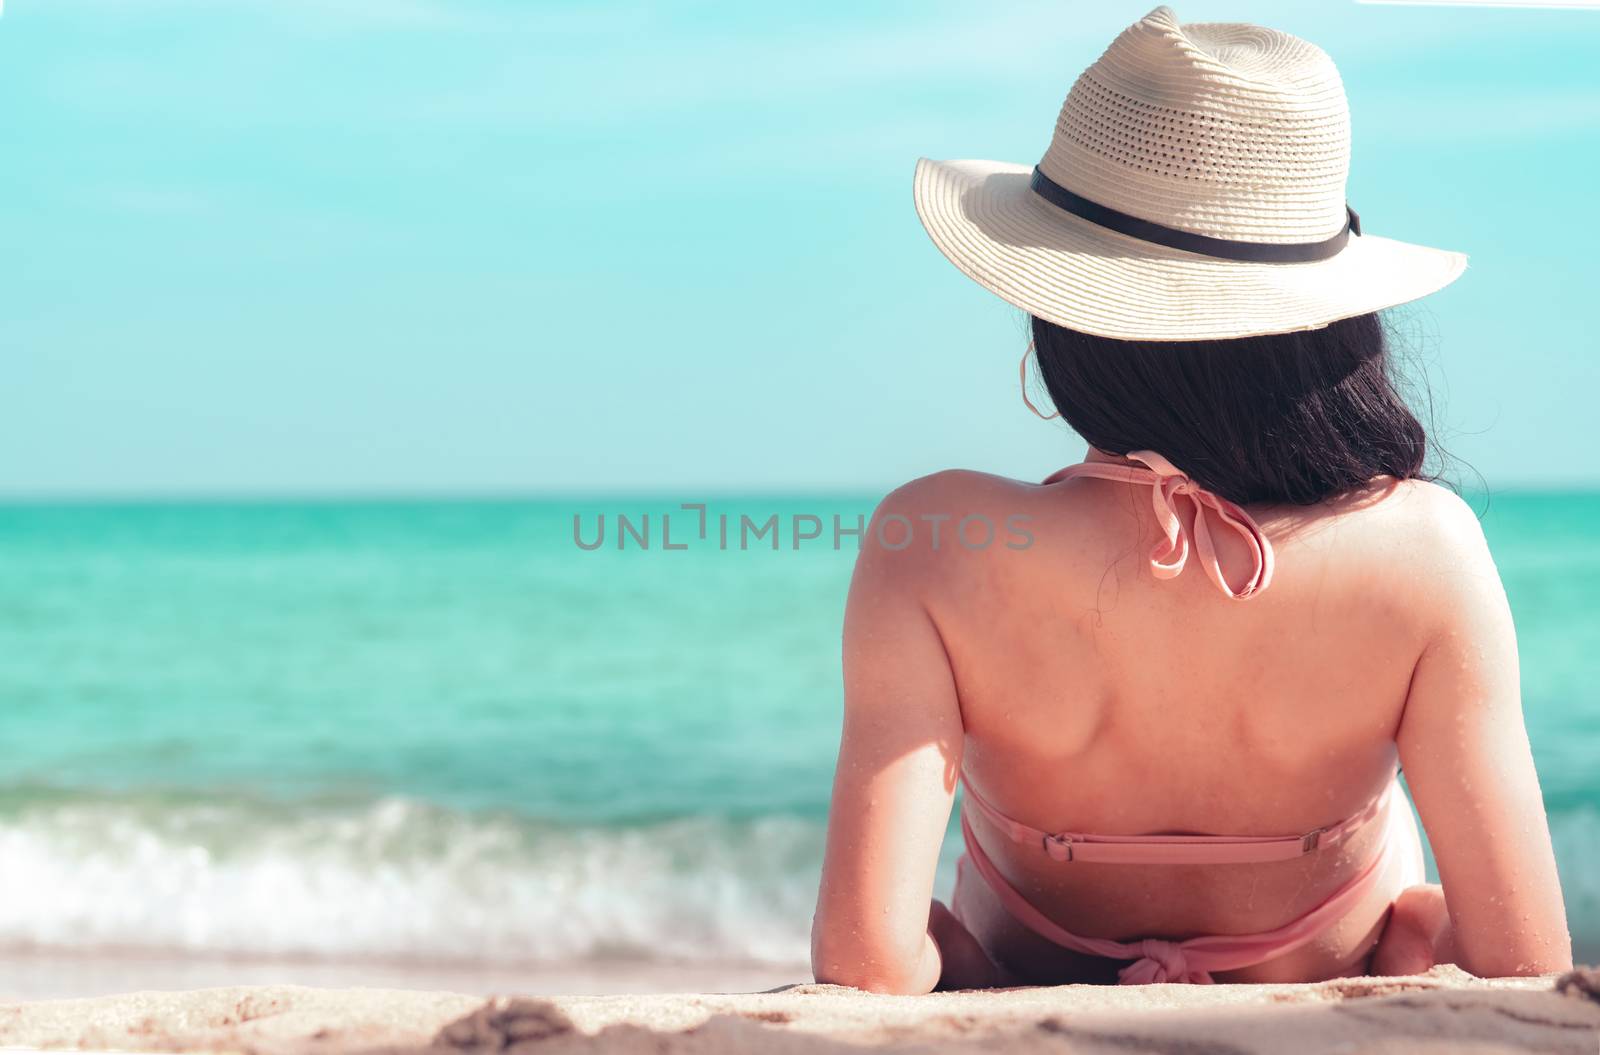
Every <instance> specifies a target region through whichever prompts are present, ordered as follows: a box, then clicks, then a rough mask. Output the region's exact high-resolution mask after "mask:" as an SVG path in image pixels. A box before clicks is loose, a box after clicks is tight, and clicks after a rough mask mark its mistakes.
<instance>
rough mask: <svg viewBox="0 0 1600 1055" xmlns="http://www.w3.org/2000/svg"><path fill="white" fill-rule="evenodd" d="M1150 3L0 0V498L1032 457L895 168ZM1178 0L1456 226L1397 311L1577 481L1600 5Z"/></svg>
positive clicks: (1486, 453) (1595, 352)
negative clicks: (1252, 51) (1432, 289)
mask: <svg viewBox="0 0 1600 1055" xmlns="http://www.w3.org/2000/svg"><path fill="white" fill-rule="evenodd" d="M1148 6H1149V5H1147V4H1145V3H1132V4H1130V3H1124V2H1122V0H1093V2H1091V0H1056V2H1051V3H1044V2H1031V0H1022V2H1015V3H1006V4H972V3H960V2H945V0H918V2H914V3H913V2H899V3H895V2H889V3H877V4H859V3H850V2H833V0H827V2H811V3H806V4H748V3H722V4H712V3H695V2H680V3H654V4H646V3H616V2H612V0H582V2H572V3H534V2H512V0H9V2H7V3H6V4H5V11H4V17H3V18H0V158H3V164H0V305H3V307H0V370H3V377H4V380H3V382H0V496H5V497H53V496H61V497H83V496H113V497H124V496H142V495H151V496H173V495H227V496H232V495H302V494H304V495H366V494H374V495H377V494H430V493H438V494H475V493H519V494H520V493H526V494H537V493H572V492H578V491H587V492H611V493H618V492H630V491H633V492H636V491H642V490H643V491H654V492H675V493H698V492H700V491H705V492H732V491H761V492H768V493H771V492H782V491H796V490H852V491H862V492H873V491H882V490H885V489H887V488H890V487H892V486H894V485H896V484H897V483H900V482H902V481H904V480H906V479H909V478H911V477H914V476H918V475H921V474H923V473H927V472H932V471H935V470H938V469H943V468H948V467H963V468H972V469H982V470H986V471H990V472H997V473H1003V474H1006V475H1014V476H1021V477H1035V478H1036V477H1040V476H1042V475H1044V474H1045V473H1046V472H1048V471H1049V470H1051V469H1053V468H1055V467H1056V466H1058V465H1061V464H1065V463H1067V462H1070V461H1073V460H1076V459H1077V457H1078V456H1079V455H1080V454H1081V452H1082V444H1081V442H1080V441H1077V440H1076V439H1075V438H1074V437H1073V436H1072V435H1071V434H1070V433H1069V432H1067V431H1066V430H1065V429H1064V428H1063V427H1062V426H1061V425H1060V424H1059V423H1058V422H1055V423H1049V424H1046V423H1043V422H1040V421H1038V420H1036V419H1035V418H1034V417H1033V416H1032V415H1031V414H1029V413H1028V411H1027V410H1026V408H1025V407H1024V406H1023V404H1022V402H1021V399H1020V397H1019V394H1018V391H1017V377H1016V364H1017V360H1018V358H1019V356H1020V355H1021V353H1022V349H1023V347H1024V345H1025V343H1026V337H1025V335H1024V329H1023V316H1022V314H1021V313H1020V312H1019V311H1017V310H1016V309H1013V308H1011V307H1009V306H1007V305H1005V304H1003V303H1002V302H1000V301H998V300H997V299H995V298H994V297H993V296H992V295H990V294H988V293H987V292H985V291H984V290H982V289H981V288H979V287H977V286H976V285H974V284H972V283H970V282H968V281H967V280H966V279H965V278H963V277H962V276H961V275H960V274H959V273H958V272H957V271H956V270H955V269H954V268H953V267H951V266H950V265H949V264H948V263H947V262H946V261H945V260H944V259H943V258H942V257H941V256H940V255H939V253H938V252H937V251H936V250H935V249H934V248H933V247H932V245H931V244H930V243H929V241H928V239H927V237H926V235H925V234H924V233H923V232H922V229H921V227H920V226H919V225H918V223H917V220H916V216H915V213H914V210H913V208H912V204H911V174H912V170H913V167H914V165H915V162H916V159H917V158H918V157H919V156H924V155H925V156H929V157H935V158H956V157H978V158H998V159H1004V160H1008V161H1016V162H1021V163H1027V164H1031V163H1033V162H1034V161H1036V160H1037V159H1038V157H1039V156H1040V155H1041V154H1042V153H1043V151H1044V148H1045V146H1046V144H1047V142H1048V138H1049V135H1050V132H1051V129H1052V126H1053V124H1054V121H1055V116H1056V112H1057V110H1058V108H1059V107H1060V104H1061V100H1062V98H1063V97H1064V96H1065V94H1066V92H1067V89H1068V88H1069V87H1070V86H1071V84H1072V81H1073V80H1074V79H1075V77H1076V76H1077V74H1078V73H1079V72H1080V71H1081V70H1082V69H1083V68H1084V67H1085V66H1086V65H1088V64H1089V63H1090V62H1091V61H1093V59H1094V58H1095V57H1096V56H1097V55H1098V54H1099V52H1100V51H1101V50H1103V48H1104V47H1105V45H1106V44H1107V43H1109V41H1110V40H1111V38H1112V37H1113V36H1115V34H1116V33H1117V32H1118V31H1119V30H1120V29H1121V28H1123V27H1124V26H1125V25H1127V24H1128V23H1130V22H1132V21H1134V20H1136V19H1137V18H1139V17H1140V16H1142V15H1143V14H1144V13H1145V12H1146V10H1148ZM1174 6H1175V8H1176V10H1177V11H1178V13H1179V15H1180V17H1181V18H1183V19H1184V20H1186V21H1255V22H1262V23H1265V24H1269V25H1274V26H1276V27H1278V28H1281V29H1285V30H1287V31H1289V32H1292V33H1295V34H1297V35H1300V36H1303V37H1306V38H1308V39H1310V40H1312V41H1315V42H1316V43H1318V44H1320V45H1321V46H1323V47H1324V48H1325V49H1326V50H1327V51H1329V53H1330V54H1332V56H1333V57H1334V59H1335V61H1336V62H1337V63H1338V64H1339V67H1340V70H1341V72H1342V74H1343V76H1344V80H1345V83H1346V86H1347V89H1348V91H1349V94H1350V100H1351V108H1352V115H1353V123H1354V136H1355V139H1354V159H1353V168H1352V173H1351V181H1350V190H1349V198H1350V201H1351V203H1352V204H1353V205H1354V207H1355V208H1356V209H1357V211H1359V212H1360V214H1361V216H1362V221H1363V225H1364V227H1365V229H1366V230H1367V231H1368V232H1369V233H1378V234H1383V235H1386V236H1390V237H1396V238H1401V239H1405V240H1409V241H1417V242H1423V243H1427V244H1432V245H1438V246H1442V247H1445V248H1450V249H1457V250H1461V251H1465V252H1467V253H1469V254H1470V255H1471V265H1470V268H1469V270H1468V272H1467V274H1466V275H1465V276H1464V277H1463V278H1462V279H1461V280H1460V281H1459V282H1457V283H1456V284H1455V285H1454V286H1453V287H1451V288H1449V289H1447V290H1445V291H1444V292H1442V293H1439V294H1437V295H1435V296H1433V297H1431V298H1428V299H1427V300H1426V301H1424V302H1422V303H1421V304H1420V305H1418V306H1416V307H1414V308H1411V309H1405V314H1404V315H1403V317H1402V321H1403V332H1404V333H1405V334H1406V337H1407V339H1406V340H1405V341H1404V342H1403V344H1402V347H1401V348H1400V353H1401V355H1402V357H1403V358H1405V359H1406V360H1407V361H1408V362H1410V363H1412V364H1413V368H1414V370H1416V371H1418V372H1420V373H1421V374H1423V375H1425V376H1426V378H1427V379H1428V381H1429V388H1430V391H1431V393H1432V400H1431V413H1430V415H1429V417H1430V419H1431V421H1432V422H1433V424H1434V426H1435V429H1436V432H1437V435H1438V437H1439V439H1440V440H1441V442H1442V443H1443V444H1444V446H1445V447H1446V448H1447V449H1448V450H1450V451H1451V452H1452V453H1453V454H1454V455H1456V456H1457V457H1458V458H1459V459H1461V460H1462V463H1463V464H1464V465H1465V466H1466V467H1468V468H1467V471H1468V472H1470V473H1474V474H1479V475H1481V477H1482V479H1483V480H1484V481H1485V482H1487V483H1488V484H1489V485H1490V486H1492V487H1515V486H1590V485H1600V458H1597V457H1595V455H1594V449H1593V445H1594V442H1595V440H1596V439H1597V436H1600V432H1597V430H1596V428H1595V420H1596V408H1595V406H1594V396H1593V393H1594V391H1595V389H1596V382H1597V380H1600V365H1597V358H1600V339H1597V337H1596V335H1595V325H1594V322H1593V318H1594V310H1593V304H1594V301H1595V299H1596V297H1597V296H1600V264H1597V262H1596V261H1597V258H1600V253H1597V252H1596V246H1595V241H1596V237H1595V236H1596V228H1597V226H1600V199H1597V197H1596V194H1595V188H1596V186H1597V185H1600V176H1597V172H1600V64H1597V63H1595V62H1594V59H1593V56H1594V55H1595V54H1596V52H1597V48H1600V11H1592V10H1590V11H1583V10H1577V11H1561V10H1515V9H1502V8H1441V7H1437V6H1415V7H1408V6H1392V5H1376V4H1357V3H1354V2H1345V0H1338V2H1335V0H1317V2H1310V0H1307V2H1296V3H1286V2H1283V0H1278V2H1274V3H1267V2H1263V0H1239V2H1220V0H1217V2H1212V0H1207V2H1203V3H1202V2H1191V3H1182V2H1179V3H1177V4H1175V5H1174ZM1458 471H1459V470H1458Z"/></svg>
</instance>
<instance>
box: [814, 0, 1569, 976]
mask: <svg viewBox="0 0 1600 1055" xmlns="http://www.w3.org/2000/svg"><path fill="white" fill-rule="evenodd" d="M1348 157H1349V122H1348V116H1347V111H1346V107H1345V99H1344V92H1343V88H1342V86H1341V83H1340V81H1339V77H1338V73H1337V71H1336V70H1335V69H1334V67H1333V65H1332V63H1331V61H1330V60H1329V59H1328V57H1327V56H1326V55H1325V54H1324V53H1323V52H1321V51H1320V50H1318V49H1317V48H1315V47H1313V46H1312V45H1310V44H1307V43H1305V42H1304V41H1301V40H1298V39H1296V38H1294V37H1291V36H1288V35H1286V34H1282V33H1278V32H1275V31H1272V30H1268V29H1263V28H1261V27H1258V26H1246V25H1180V24H1179V23H1178V22H1177V20H1176V17H1175V16H1174V15H1173V13H1172V12H1171V11H1170V10H1168V9H1166V8H1159V9H1157V10H1156V11H1154V12H1152V13H1151V14H1150V15H1148V16H1147V17H1146V18H1144V19H1142V20H1141V21H1140V22H1138V23H1137V24H1135V25H1134V26H1132V27H1131V28H1130V29H1128V30H1127V31H1126V32H1124V33H1123V34H1122V35H1121V36H1120V37H1119V38H1118V39H1117V40H1116V41H1115V42H1114V43H1113V44H1112V45H1111V47H1110V48H1109V49H1108V50H1107V51H1106V53H1105V54H1104V55H1103V56H1102V57H1101V58H1100V59H1099V60H1098V61H1097V62H1096V63H1095V64H1094V65H1093V66H1091V67H1090V68H1089V69H1088V70H1087V71H1086V72H1085V73H1084V74H1083V75H1082V76H1081V77H1080V78H1079V79H1078V81H1077V83H1076V84H1075V85H1074V87H1073V89H1072V91H1071V93H1070V95H1069V96H1068V98H1067V101H1066V104H1065V106H1064V107H1063V109H1062V112H1061V117H1060V120H1059V121H1058V123H1057V126H1056V130H1055V135H1054V139H1053V141H1052V143H1051V146H1050V149H1049V151H1048V152H1047V153H1046V154H1045V157H1044V159H1043V160H1042V161H1041V162H1040V164H1039V165H1038V166H1037V167H1036V168H1034V169H1033V170H1031V171H1030V170H1029V169H1028V168H1026V167H1024V166H1016V165H1007V164H1002V163H996V162H971V161H964V162H944V163H935V162H928V161H926V160H924V161H923V162H921V163H919V165H918V168H917V175H916V183H915V199H916V204H917V210H918V214H919V216H920V217H921V219H922V221H923V224H924V226H925V227H926V228H927V230H928V232H929V234H930V235H931V236H932V238H933V240H934V242H935V244H936V245H937V246H938V247H939V249H940V250H941V251H942V252H943V253H944V254H945V255H946V256H947V257H949V258H950V260H951V261H952V262H954V263H955V264H956V265H957V266H958V267H959V268H961V270H962V271H964V272H966V273H967V274H968V275H969V276H971V277H972V278H974V279H975V280H977V281H978V282H980V283H981V284H983V285H984V286H985V287H987V288H988V289H990V290H991V291H993V292H995V293H997V294H998V295H1000V296H1001V297H1003V298H1004V299H1005V300H1007V301H1008V302H1010V303H1011V304H1013V305H1016V306H1018V307H1021V308H1022V309H1024V310H1025V311H1027V312H1028V313H1029V314H1030V315H1031V316H1032V321H1031V326H1032V336H1033V344H1032V348H1033V349H1034V351H1035V354H1036V357H1037V363H1038V369H1039V371H1040V373H1041V374H1042V377H1043V381H1044V384H1045V386H1046V388H1047V389H1048V391H1049V393H1050V396H1051V398H1052V399H1053V401H1054V403H1055V406H1056V409H1057V411H1058V412H1059V413H1060V415H1061V416H1062V417H1063V418H1064V419H1065V421H1066V422H1067V424H1069V425H1071V426H1072V427H1073V429H1074V430H1075V431H1076V432H1078V433H1079V435H1081V436H1082V437H1084V439H1086V440H1087V441H1088V443H1089V450H1088V454H1087V456H1086V458H1085V460H1084V462H1083V463H1081V464H1079V465H1076V466H1072V467H1069V468H1068V469H1065V470H1063V471H1062V472H1060V473H1057V474H1056V475H1055V476H1053V477H1051V478H1050V479H1049V480H1046V481H1045V483H1044V485H1043V486H1038V485H1032V484H1024V483H1018V482H1014V481H1010V480H1004V479H999V478H996V477H991V476H986V475H983V474H979V473H970V472H946V473H939V474H936V475H934V476H930V477H926V478H924V479H920V480H916V481H914V482H912V483H910V484H908V485H906V486H904V487H902V488H900V489H899V490H897V491H895V492H894V493H893V494H891V495H890V496H889V497H888V498H887V499H886V500H885V501H884V503H883V505H882V506H881V507H880V509H879V510H878V512H877V514H876V517H875V522H874V526H873V528H871V529H869V532H868V538H867V539H866V541H865V543H864V546H863V550H862V553H861V556H860V559H859V562H858V564H857V567H856V572H855V577H854V580H853V582H852V585H851V590H850V598H849V603H848V609H847V612H846V617H845V642H844V668H845V723H844V734H843V742H842V745H841V748H840V753H839V764H838V770H837V776H836V779H835V786H834V797H833V805H832V814H831V818H830V822H829V830H828V844H827V856H826V861H825V864H824V868H823V877H822V890H821V896H820V898H819V901H818V906H817V914H816V918H815V921H814V928H813V967H814V972H815V974H816V977H817V979H818V980H819V981H830V982H839V983H843V984H847V985H854V986H859V987H862V988H865V989H872V990H877V991H881V992H897V993H923V992H928V991H929V990H932V989H934V988H936V987H938V988H964V987H977V986H993V985H1016V984H1057V983H1066V982H1079V981H1105V982H1111V981H1122V982H1135V983H1137V982H1151V981H1189V982H1207V981H1226V982H1267V981H1311V980H1317V979H1323V978H1329V977H1335V976H1340V975H1350V974H1360V973H1364V972H1375V973H1382V974H1399V973H1410V972H1414V971H1420V970H1425V969H1426V968H1428V967H1429V966H1430V965H1432V964H1433V963H1435V962H1455V963H1458V964H1460V965H1461V966H1462V967H1464V968H1465V969H1467V970H1468V971H1471V972H1473V973H1476V974H1480V975H1521V974H1533V973H1543V972H1549V971H1556V970H1561V969H1565V968H1567V967H1569V966H1570V961H1571V951H1570V941H1569V938H1568V934H1567V929H1566V919H1565V912H1564V909H1563V906H1562V901H1561V892H1560V887H1559V885H1558V881H1557V876H1556V869H1555V862H1554V859H1553V856H1552V853H1551V848H1550V839H1549V833H1548V828H1547V825H1546V822H1545V816H1544V810H1543V804H1542V799H1541V796H1540V791H1539V785H1538V779H1537V776H1536V775H1535V773H1534V768H1533V762H1532V758H1531V755H1530V753H1529V750H1528V741H1527V735H1526V732H1525V730H1524V727H1523V721H1522V714H1521V704H1520V700H1519V697H1518V674H1517V653H1516V642H1515V638H1514V634H1513V629H1512V624H1511V616H1510V613H1509V610H1508V608H1507V605H1506V600H1505V595H1504V593H1503V591H1502V588H1501V586H1500V582H1499V578H1498V575H1497V573H1496V571H1495V567H1494V564H1493V562H1492V560H1491V559H1490V555H1489V552H1488V550H1487V547H1486V546H1485V544H1484V540H1483V536H1482V533H1481V531H1480V530H1479V527H1478V523H1477V520H1476V518H1475V517H1474V516H1473V514H1472V513H1471V511H1470V510H1469V509H1468V508H1467V507H1466V506H1465V505H1464V504H1463V503H1462V502H1461V501H1460V500H1459V499H1458V498H1457V497H1455V496H1454V495H1453V494H1452V493H1450V492H1448V491H1446V490H1444V489H1443V488H1441V487H1439V486H1437V485H1435V484H1432V483H1430V482H1428V481H1427V480H1426V479H1425V478H1424V476H1423V469H1422V465H1423V455H1424V449H1425V445H1426V438H1425V436H1424V434H1423V430H1422V428H1421V426H1420V425H1419V424H1418V423H1417V421H1416V419H1415V418H1414V417H1413V416H1412V415H1411V413H1410V412H1409V411H1408V410H1407V409H1406V407H1405V405H1404V403H1403V402H1402V400H1401V399H1400V398H1399V396H1398V395H1397V394H1396V392H1395V390H1394V387H1393V385H1392V382H1391V376H1390V371H1389V364H1388V353H1387V350H1386V348H1385V343H1384V331H1383V327H1382V325H1381V324H1380V322H1379V320H1378V318H1377V316H1376V315H1375V314H1374V313H1375V312H1376V311H1378V310H1380V309H1382V308H1386V307H1390V306H1392V305H1395V304H1399V303H1403V302H1406V301H1409V300H1413V299H1415V298H1417V297H1420V296H1423V295H1425V294H1427V293H1429V292H1432V291H1434V290H1436V289H1438V288H1440V287H1442V286H1444V285H1446V284H1447V283H1449V282H1450V281H1452V280H1453V279H1454V278H1456V277H1457V276H1458V275H1459V274H1460V273H1461V271H1462V269H1463V268H1464V266H1465V261H1464V258H1462V257H1461V256H1459V255H1458V254H1454V253H1446V252H1442V251H1439V250H1434V249H1428V248H1424V247H1421V246H1414V245H1407V244H1405V243H1401V242H1395V241H1390V240H1387V239H1382V238H1378V237H1375V236H1373V235H1370V234H1363V233H1361V230H1360V225H1359V222H1358V221H1357V219H1356V216H1355V213H1354V212H1353V211H1350V210H1348V208H1347V206H1346V204H1345V200H1344V186H1345V176H1346V169H1347V165H1348ZM1023 369H1024V383H1025V384H1026V369H1027V357H1026V356H1025V357H1024V359H1023ZM1024 398H1026V396H1024ZM1031 405H1032V404H1031V403H1030V406H1031ZM962 523H965V524H966V525H967V527H968V530H967V531H966V533H965V537H961V536H958V535H957V533H956V531H957V526H958V525H960V524H962ZM985 524H988V525H1006V524H1009V525H1018V524H1021V525H1025V526H1026V528H1025V532H1024V533H1023V535H1022V536H1021V539H1022V541H1016V539H1017V537H1018V536H1015V535H1013V536H1010V537H1009V540H1008V541H1007V542H1006V544H999V543H998V542H996V543H994V544H986V545H976V544H971V543H973V542H974V540H978V541H984V540H987V539H988V538H990V537H992V536H989V535H987V534H986V533H985V531H984V528H983V525H985ZM974 525H976V527H974ZM940 527H943V529H944V532H943V535H942V537H941V536H940V535H939V533H938V530H937V529H938V528H940ZM1002 537H1006V536H1002ZM1196 565H1198V567H1196ZM1401 766H1403V767H1404V770H1405V774H1406V778H1407V780H1406V784H1407V786H1408V787H1409V790H1410V793H1411V795H1412V797H1413V798H1414V800H1415V803H1416V806H1417V810H1418V812H1419V813H1420V816H1421V818H1422V821H1423V825H1424V826H1425V828H1426V830H1427V833H1428V836H1429V838H1430V840H1431V843H1432V846H1433V850H1434V855H1435V858H1436V860H1437V863H1438V867H1439V872H1440V878H1441V880H1442V882H1443V885H1442V889H1441V887H1439V886H1433V885H1427V884H1425V883H1424V882H1423V869H1422V850H1421V844H1420V840H1419V836H1418V832H1417V829H1416V826H1415V824H1414V822H1413V820H1412V814H1411V811H1410V809H1409V808H1408V807H1407V804H1406V801H1405V794H1404V791H1403V790H1402V789H1401V788H1400V787H1399V785H1398V783H1397V770H1398V768H1399V767H1401ZM958 782H962V783H964V784H965V795H964V798H963V806H962V814H961V822H962V832H963V837H964V840H965V847H966V853H965V854H964V855H963V857H962V859H961V861H960V864H959V869H958V880H957V885H956V891H955V895H954V897H953V899H952V904H951V905H950V906H949V908H946V906H944V905H943V904H941V903H939V902H937V901H931V895H932V886H933V878H934V869H935V864H936V861H937V858H938V853H939V847H940V843H941V840H942V838H943V836H944V833H945V828H946V825H947V822H948V819H949V814H950V809H951V807H952V804H953V801H954V795H955V788H956V784H957V783H958ZM930 902H931V907H930Z"/></svg>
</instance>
